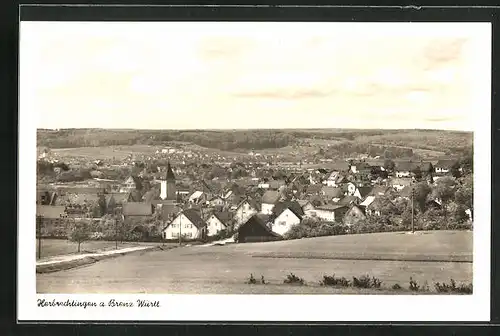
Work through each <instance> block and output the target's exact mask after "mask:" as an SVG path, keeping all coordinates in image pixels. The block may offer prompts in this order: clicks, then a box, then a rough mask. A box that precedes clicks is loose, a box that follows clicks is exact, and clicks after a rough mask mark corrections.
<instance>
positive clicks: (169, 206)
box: [161, 203, 181, 220]
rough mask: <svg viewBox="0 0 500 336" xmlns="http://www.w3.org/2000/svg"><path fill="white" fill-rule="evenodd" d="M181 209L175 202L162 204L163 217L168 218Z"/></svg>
mask: <svg viewBox="0 0 500 336" xmlns="http://www.w3.org/2000/svg"><path fill="white" fill-rule="evenodd" d="M180 210H181V209H180V208H179V207H178V206H177V205H175V204H173V203H164V204H162V206H161V218H162V219H163V220H167V219H169V218H171V216H172V215H176V214H178V213H179V211H180Z"/></svg>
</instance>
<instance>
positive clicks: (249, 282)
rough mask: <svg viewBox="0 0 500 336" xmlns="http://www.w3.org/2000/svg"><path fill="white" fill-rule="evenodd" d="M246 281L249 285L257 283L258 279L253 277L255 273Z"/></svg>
mask: <svg viewBox="0 0 500 336" xmlns="http://www.w3.org/2000/svg"><path fill="white" fill-rule="evenodd" d="M246 283H247V284H249V285H255V284H256V283H257V280H255V278H254V277H253V274H250V277H249V278H248V280H247V281H246Z"/></svg>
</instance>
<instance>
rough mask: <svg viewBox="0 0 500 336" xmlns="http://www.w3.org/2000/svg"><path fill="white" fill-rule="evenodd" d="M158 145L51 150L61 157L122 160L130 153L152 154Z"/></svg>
mask: <svg viewBox="0 0 500 336" xmlns="http://www.w3.org/2000/svg"><path fill="white" fill-rule="evenodd" d="M157 149H158V146H147V145H133V146H102V147H78V148H54V149H51V151H52V152H53V153H54V154H56V155H57V156H58V157H60V158H61V159H64V158H67V157H78V158H86V159H89V160H92V161H93V160H97V159H101V160H104V159H110V158H113V157H114V158H115V159H116V160H123V159H125V158H127V157H128V156H129V155H130V154H132V155H133V154H139V155H142V154H145V155H147V154H151V155H152V154H154V153H155V152H156V150H157Z"/></svg>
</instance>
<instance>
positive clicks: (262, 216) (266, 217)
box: [255, 213, 271, 226]
mask: <svg viewBox="0 0 500 336" xmlns="http://www.w3.org/2000/svg"><path fill="white" fill-rule="evenodd" d="M255 216H257V217H258V218H259V219H260V220H261V221H262V222H263V223H264V224H267V223H269V222H270V221H271V216H270V215H266V214H263V213H258V214H255ZM266 226H267V225H266Z"/></svg>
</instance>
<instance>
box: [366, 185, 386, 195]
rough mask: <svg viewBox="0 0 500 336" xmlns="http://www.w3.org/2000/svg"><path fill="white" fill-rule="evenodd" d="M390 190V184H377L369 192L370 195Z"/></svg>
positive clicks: (382, 193) (381, 193)
mask: <svg viewBox="0 0 500 336" xmlns="http://www.w3.org/2000/svg"><path fill="white" fill-rule="evenodd" d="M388 190H390V187H388V186H381V185H376V186H374V187H373V189H372V190H371V191H370V193H369V194H368V196H377V195H385V194H386V193H387V191H388Z"/></svg>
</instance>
